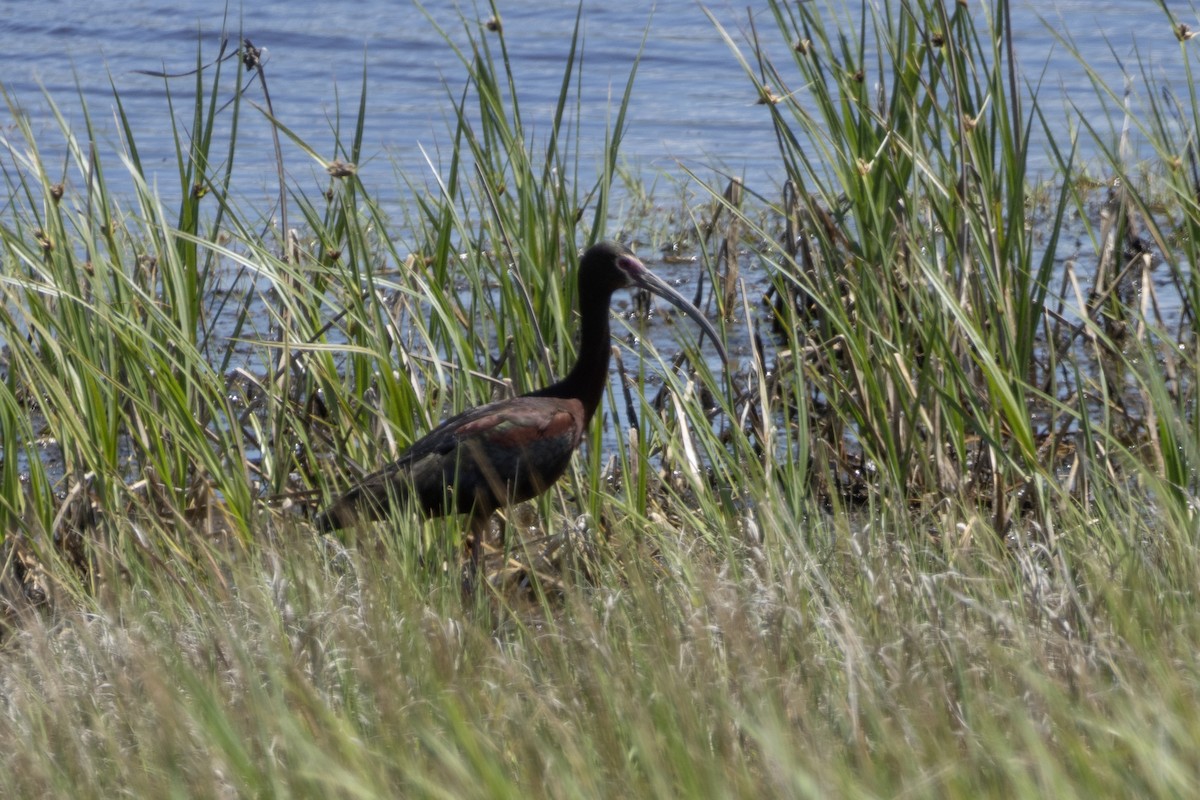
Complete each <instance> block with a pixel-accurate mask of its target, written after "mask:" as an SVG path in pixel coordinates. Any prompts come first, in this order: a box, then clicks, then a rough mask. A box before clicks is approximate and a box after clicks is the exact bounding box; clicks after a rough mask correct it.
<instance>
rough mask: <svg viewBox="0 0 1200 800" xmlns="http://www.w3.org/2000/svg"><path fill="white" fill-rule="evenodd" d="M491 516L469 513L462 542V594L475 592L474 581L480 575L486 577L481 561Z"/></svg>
mask: <svg viewBox="0 0 1200 800" xmlns="http://www.w3.org/2000/svg"><path fill="white" fill-rule="evenodd" d="M491 518H492V515H491V514H472V515H471V523H470V527H469V528H468V529H467V539H466V541H465V542H464V544H463V546H464V549H465V550H466V557H467V558H466V564H465V565H464V566H463V594H464V595H466V596H470V595H473V594H474V593H475V582H476V581H477V580H478V579H479V577H480V576H481V575H482V576H483V578H484V579H485V580H486V578H487V576H486V574H485V573H484V563H483V557H484V540H485V539H486V538H487V530H488V523H489V522H490V521H491Z"/></svg>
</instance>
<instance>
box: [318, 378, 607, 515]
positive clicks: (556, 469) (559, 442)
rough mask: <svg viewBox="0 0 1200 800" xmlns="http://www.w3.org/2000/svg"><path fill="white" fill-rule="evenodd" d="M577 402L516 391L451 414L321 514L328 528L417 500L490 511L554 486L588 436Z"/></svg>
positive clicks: (428, 506) (438, 511)
mask: <svg viewBox="0 0 1200 800" xmlns="http://www.w3.org/2000/svg"><path fill="white" fill-rule="evenodd" d="M583 429H584V413H583V406H582V405H581V404H580V403H579V402H578V401H575V400H564V399H558V398H545V397H516V398H512V399H510V400H501V401H499V402H495V403H489V404H487V405H484V406H480V407H478V408H473V409H470V410H468V411H465V412H463V413H462V414H458V415H457V416H454V417H451V418H450V419H447V420H446V421H445V422H443V423H442V424H441V425H439V426H438V427H436V428H434V429H433V430H432V431H430V432H429V434H427V435H426V436H424V437H422V438H421V439H419V440H417V441H416V442H414V443H413V445H412V447H410V448H409V449H408V450H407V451H405V452H404V453H403V454H401V455H400V457H399V458H397V459H396V460H395V461H393V462H391V463H390V464H388V465H387V466H385V467H384V468H383V469H380V470H379V471H377V472H374V473H372V474H371V475H368V476H367V477H366V478H364V479H363V480H362V481H360V482H359V484H358V485H357V486H355V487H354V488H352V489H351V490H350V491H348V492H347V493H346V494H344V495H343V496H342V497H341V498H340V499H338V500H337V501H336V502H335V503H334V504H333V505H331V506H330V507H329V508H328V509H326V510H325V512H324V513H322V514H320V515H319V516H318V517H317V519H316V524H317V526H318V527H319V528H320V529H321V530H326V531H328V530H333V529H336V528H341V527H345V526H347V525H349V524H351V523H352V521H353V520H354V519H355V518H358V517H365V518H372V519H379V518H381V517H383V516H385V515H386V513H387V509H388V508H390V507H391V506H392V504H393V502H396V501H399V502H400V504H401V505H404V503H405V502H406V501H410V500H415V502H416V505H417V506H418V507H419V508H420V509H422V510H424V512H425V513H426V514H427V515H429V516H441V515H443V514H447V513H473V514H475V515H487V514H490V513H491V512H492V511H493V510H494V509H496V508H497V507H500V506H503V505H506V504H508V503H512V502H520V501H523V500H527V499H529V498H530V497H533V496H535V495H537V494H540V493H541V492H543V491H545V490H546V489H547V488H549V486H550V485H552V484H553V483H554V481H556V480H557V479H558V478H559V477H560V476H561V475H562V473H563V472H564V471H565V470H566V468H567V465H568V464H569V463H570V460H571V453H572V452H574V450H575V448H576V447H577V446H578V445H579V441H580V439H581V438H582V436H583Z"/></svg>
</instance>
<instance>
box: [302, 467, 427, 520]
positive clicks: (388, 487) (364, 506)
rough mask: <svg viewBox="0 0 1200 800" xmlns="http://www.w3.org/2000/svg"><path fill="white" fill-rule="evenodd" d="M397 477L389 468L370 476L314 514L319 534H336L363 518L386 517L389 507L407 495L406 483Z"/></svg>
mask: <svg viewBox="0 0 1200 800" xmlns="http://www.w3.org/2000/svg"><path fill="white" fill-rule="evenodd" d="M394 477H395V476H394V475H393V474H392V473H391V472H390V471H388V470H381V471H380V472H377V473H375V474H373V475H368V476H367V477H366V478H364V479H363V481H362V482H361V483H359V484H358V485H357V486H354V487H353V488H351V489H350V490H349V491H347V492H346V493H345V494H343V495H342V496H341V497H339V498H338V499H336V500H334V501H333V502H332V503H331V504H330V505H329V507H328V508H326V509H325V510H324V511H322V512H320V513H319V514H317V515H316V516H315V517H313V526H314V527H315V528H316V529H317V531H318V532H319V533H322V534H325V533H333V532H334V531H339V530H341V529H342V528H349V527H351V526H352V525H354V524H355V523H356V522H359V521H362V520H373V519H381V518H382V517H384V516H386V514H387V509H388V508H389V507H390V506H392V505H394V504H396V503H398V502H400V501H402V499H403V495H404V494H406V492H405V491H404V489H405V487H406V486H407V484H406V482H404V481H397V480H394Z"/></svg>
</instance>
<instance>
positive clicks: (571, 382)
mask: <svg viewBox="0 0 1200 800" xmlns="http://www.w3.org/2000/svg"><path fill="white" fill-rule="evenodd" d="M632 286H638V287H641V288H643V289H646V290H648V291H651V292H653V293H654V294H657V295H659V296H660V297H662V298H664V299H665V300H668V301H669V302H671V303H672V304H673V305H675V306H677V307H679V308H680V309H681V310H682V311H684V312H685V313H686V314H687V315H688V316H690V317H692V318H693V319H694V320H696V322H698V323H699V324H700V327H701V328H702V329H703V330H704V332H705V333H707V334H708V336H709V338H711V339H712V341H713V343H714V344H715V345H716V347H717V349H718V351H719V352H720V355H721V359H722V361H724V360H725V358H726V356H725V350H724V348H723V347H722V346H721V343H720V341H719V339H718V338H717V333H716V331H715V330H714V329H713V326H712V324H711V323H710V322H709V321H708V320H707V319H705V318H704V316H703V315H702V314H701V313H700V312H699V311H698V310H697V309H696V308H695V306H693V305H692V304H691V303H689V302H688V301H687V300H685V299H684V298H683V296H682V295H680V294H679V293H678V292H676V291H675V290H674V289H672V288H671V287H670V286H668V285H667V284H666V283H664V282H663V281H662V280H661V279H660V278H658V277H656V276H655V275H654V274H653V273H651V272H650V271H649V270H648V269H646V267H645V265H644V264H642V262H641V261H639V260H638V258H637V256H635V255H634V254H633V252H632V251H631V250H629V248H627V247H624V246H623V245H620V244H616V243H614V242H601V243H600V244H597V245H594V246H592V247H591V248H589V249H588V250H587V252H586V253H584V254H583V258H582V260H581V261H580V264H579V305H580V308H579V313H580V318H581V319H580V324H581V327H582V335H581V338H580V343H579V359H578V361H576V362H575V366H574V367H573V368H572V369H571V371H570V372H569V373H568V374H567V376H566V377H565V378H563V379H562V380H560V381H558V382H557V383H553V384H551V385H550V386H547V387H546V388H544V389H538V390H537V391H535V392H530V393H529V394H526V395H522V396H521V397H514V398H512V399H509V400H500V401H497V402H494V403H488V404H487V405H482V406H479V407H477V408H472V409H469V410H467V411H464V412H463V413H461V414H459V415H457V416H454V417H451V418H450V419H447V420H446V421H445V422H443V423H442V424H441V425H439V426H437V427H436V428H434V429H433V430H432V431H430V432H429V434H427V435H426V436H425V437H423V438H422V439H419V440H418V441H417V442H415V443H414V444H413V445H412V447H410V448H409V449H408V450H407V451H406V452H405V453H404V454H403V455H401V456H400V457H399V458H398V459H396V460H395V461H393V462H391V463H390V464H388V465H387V466H385V467H384V468H383V469H381V470H379V471H377V472H374V473H372V474H371V475H368V476H367V477H366V478H364V479H363V480H362V481H360V482H359V483H358V485H356V486H354V487H353V488H352V489H350V490H349V491H347V492H346V493H345V494H344V495H342V496H341V497H340V498H338V499H337V500H335V501H334V502H333V503H332V504H331V505H330V506H329V507H328V508H326V509H325V510H324V511H323V512H322V513H320V514H318V515H317V517H316V519H315V524H316V526H317V528H318V529H319V530H320V531H322V532H326V533H327V532H330V531H334V530H337V529H339V528H345V527H348V526H350V525H352V524H353V523H354V522H355V521H356V520H358V519H362V518H369V519H381V518H383V517H385V516H386V515H387V513H388V509H389V508H391V507H392V506H393V505H398V506H400V507H405V506H406V505H407V506H409V507H412V508H415V509H416V510H419V511H420V512H422V513H423V514H424V515H426V516H429V517H440V516H445V515H447V514H468V515H470V523H471V529H470V535H469V537H468V539H467V547H468V551H469V552H470V554H471V557H472V558H471V560H472V563H475V562H476V561H477V560H478V558H479V556H480V554H481V549H482V547H481V546H482V536H483V533H484V531H485V530H486V528H487V523H488V520H489V519H490V518H491V516H492V513H493V512H494V511H495V510H496V509H498V508H501V507H503V506H507V505H511V504H513V503H519V502H522V501H525V500H528V499H530V498H532V497H536V496H537V495H539V494H541V493H542V492H544V491H546V490H547V489H549V488H550V487H551V486H552V485H553V484H554V482H555V481H557V480H558V479H559V478H560V477H561V476H562V474H563V473H564V472H566V469H567V466H568V464H569V463H570V461H571V454H572V453H574V452H575V448H576V447H578V446H579V442H580V440H581V439H582V438H583V433H584V431H585V430H586V429H587V426H588V423H589V422H591V419H592V416H593V415H594V414H595V413H596V409H597V408H598V407H599V405H600V399H601V397H602V395H603V394H604V387H605V385H606V384H607V383H608V361H609V355H610V354H611V352H612V344H611V341H610V338H609V327H608V312H609V302H610V301H611V300H612V295H613V292H615V291H617V290H618V289H623V288H626V287H632Z"/></svg>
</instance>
